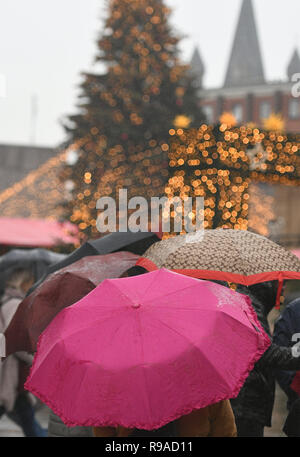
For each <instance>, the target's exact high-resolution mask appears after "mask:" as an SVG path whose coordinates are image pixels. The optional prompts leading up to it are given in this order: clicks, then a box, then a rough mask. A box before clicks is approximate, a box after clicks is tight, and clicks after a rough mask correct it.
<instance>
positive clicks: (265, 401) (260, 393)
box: [231, 282, 300, 427]
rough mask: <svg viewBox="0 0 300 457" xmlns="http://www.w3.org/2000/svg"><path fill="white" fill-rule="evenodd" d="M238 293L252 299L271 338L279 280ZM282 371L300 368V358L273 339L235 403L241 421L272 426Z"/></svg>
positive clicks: (241, 289) (240, 290)
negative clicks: (271, 316)
mask: <svg viewBox="0 0 300 457" xmlns="http://www.w3.org/2000/svg"><path fill="white" fill-rule="evenodd" d="M238 292H240V293H244V294H246V295H248V296H249V297H250V298H251V300H252V305H253V307H254V309H255V311H256V314H257V317H258V319H259V321H260V323H261V325H262V326H263V328H264V330H265V331H266V333H267V334H268V335H269V336H270V337H271V331H270V327H269V323H268V319H267V318H268V314H269V313H270V311H271V310H272V308H273V306H274V304H275V301H276V293H277V282H266V283H263V284H258V285H254V286H250V287H248V288H247V287H244V286H239V287H238ZM278 370H300V358H296V357H293V354H292V350H291V348H286V347H281V346H278V345H277V344H275V343H274V342H273V343H272V344H271V346H270V348H269V349H268V350H267V351H266V352H265V354H264V355H263V356H262V357H261V359H260V360H259V361H258V362H257V363H256V365H255V367H254V369H253V370H252V372H251V373H250V375H249V376H248V378H247V380H246V382H245V384H244V386H243V387H242V389H241V391H240V393H239V395H238V397H237V398H236V399H234V400H232V402H231V404H232V408H233V411H234V414H235V417H236V419H237V420H238V419H239V418H243V419H248V420H253V421H256V422H258V423H260V424H262V425H263V426H268V427H271V425H272V424H271V421H272V411H273V407H274V400H275V373H276V371H278Z"/></svg>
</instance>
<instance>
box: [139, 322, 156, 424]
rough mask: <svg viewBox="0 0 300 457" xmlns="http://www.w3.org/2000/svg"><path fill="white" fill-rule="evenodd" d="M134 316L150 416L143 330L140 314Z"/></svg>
mask: <svg viewBox="0 0 300 457" xmlns="http://www.w3.org/2000/svg"><path fill="white" fill-rule="evenodd" d="M136 316H137V318H136V319H137V322H138V328H139V333H140V338H141V342H142V345H141V348H142V364H141V367H142V372H143V377H144V380H145V386H146V389H145V393H146V398H147V404H148V410H149V414H150V416H151V415H152V410H151V402H150V400H149V389H148V380H147V375H146V372H145V365H146V363H145V353H144V340H143V332H142V326H141V320H140V316H139V314H137V315H136Z"/></svg>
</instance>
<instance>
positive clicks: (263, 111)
mask: <svg viewBox="0 0 300 457" xmlns="http://www.w3.org/2000/svg"><path fill="white" fill-rule="evenodd" d="M271 112H272V107H271V103H270V102H261V103H260V106H259V117H260V119H268V118H269V117H270V116H271Z"/></svg>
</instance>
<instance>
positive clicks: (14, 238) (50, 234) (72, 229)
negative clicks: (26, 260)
mask: <svg viewBox="0 0 300 457" xmlns="http://www.w3.org/2000/svg"><path fill="white" fill-rule="evenodd" d="M78 241H79V238H78V229H77V227H76V225H74V224H71V223H70V222H57V221H52V220H44V219H21V218H6V217H2V218H0V245H1V244H2V245H6V246H20V247H53V246H58V245H62V244H75V243H78Z"/></svg>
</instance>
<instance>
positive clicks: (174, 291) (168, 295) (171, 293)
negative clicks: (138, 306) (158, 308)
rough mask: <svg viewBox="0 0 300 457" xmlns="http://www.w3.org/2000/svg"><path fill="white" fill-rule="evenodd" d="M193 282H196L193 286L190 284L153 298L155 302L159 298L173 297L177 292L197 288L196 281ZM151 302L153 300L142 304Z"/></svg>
mask: <svg viewBox="0 0 300 457" xmlns="http://www.w3.org/2000/svg"><path fill="white" fill-rule="evenodd" d="M191 279H192V278H191ZM195 281H197V283H195V284H193V285H192V284H191V285H188V286H186V287H183V288H182V289H177V290H173V291H172V292H169V293H167V294H166V293H164V292H162V295H158V296H156V297H155V300H157V299H159V298H161V297H163V298H165V297H170V296H172V295H174V294H178V292H183V291H184V290H188V289H191V288H193V287H196V286H198V287H199V282H198V280H195ZM152 300H153V299H149V300H146V301H145V302H144V303H147V302H149V301H152ZM183 309H185V308H183ZM187 309H188V308H187Z"/></svg>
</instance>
